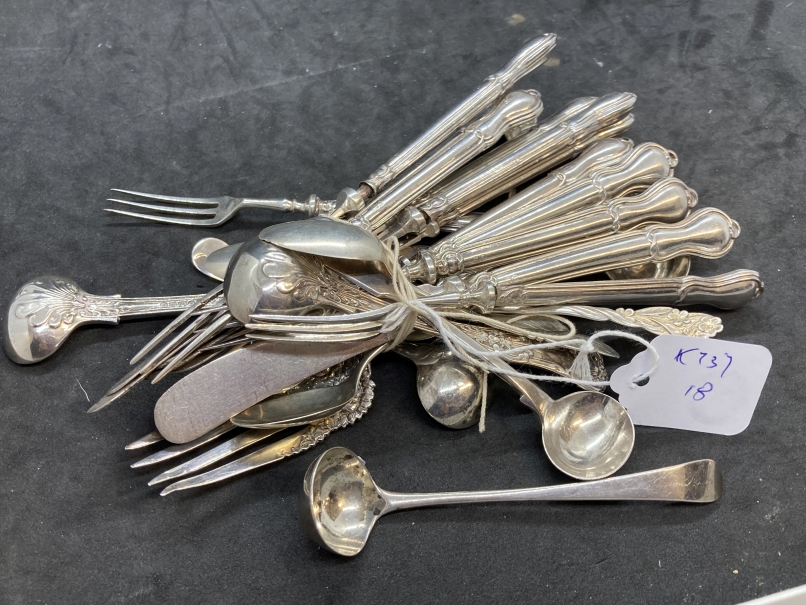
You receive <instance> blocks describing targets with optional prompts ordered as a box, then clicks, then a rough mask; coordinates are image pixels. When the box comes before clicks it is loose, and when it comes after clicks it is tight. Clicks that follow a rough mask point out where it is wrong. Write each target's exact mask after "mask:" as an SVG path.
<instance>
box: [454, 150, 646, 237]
mask: <svg viewBox="0 0 806 605" xmlns="http://www.w3.org/2000/svg"><path fill="white" fill-rule="evenodd" d="M633 147H634V145H633V142H632V141H631V140H629V139H615V138H603V139H601V140H598V141H594V142H592V143H591V144H590V145H588V146H587V147H586V148H585V149H583V150H582V153H580V155H579V156H578V157H577V158H576V159H575V160H573V161H570V162H567V163H566V164H563V165H562V166H560V167H559V168H556V169H554V170H552V171H551V172H550V173H549V174H548V175H546V176H545V177H543V178H542V179H540V180H539V181H537V182H536V183H534V184H533V185H530V186H529V187H527V188H526V189H524V191H523V192H522V194H523V195H521V196H520V197H519V196H518V195H517V194H516V195H514V196H512V197H510V198H509V199H507V200H506V201H504V202H501V203H500V204H497V205H496V206H495V207H494V208H492V209H490V210H488V211H487V212H485V213H484V214H483V215H482V216H480V217H479V218H478V219H477V220H476V221H474V222H473V225H472V227H471V226H469V225H468V226H466V227H464V228H463V229H461V230H457V232H456V233H454V234H452V235H450V236H447V237H444V238H443V239H442V242H444V243H445V244H446V245H450V244H451V243H455V244H458V243H460V242H465V241H468V242H469V241H472V240H474V239H476V238H482V239H486V238H487V231H488V230H491V229H492V228H494V227H495V226H496V225H497V224H499V223H500V222H502V221H503V222H507V220H508V219H506V216H507V215H509V214H510V213H513V212H515V211H517V212H523V211H525V210H524V206H528V204H532V203H534V202H535V201H537V200H541V199H544V198H548V197H549V196H550V195H551V194H553V193H554V192H556V191H559V190H560V189H563V188H565V187H568V186H570V185H572V184H573V183H575V182H577V181H579V180H580V179H583V178H587V177H590V176H593V174H594V173H595V172H597V171H598V170H601V169H603V168H605V167H607V166H615V165H618V164H621V163H623V162H624V160H625V159H626V158H627V156H629V154H630V153H632V150H633ZM527 192H528V193H527ZM526 209H528V207H527V208H526Z"/></svg>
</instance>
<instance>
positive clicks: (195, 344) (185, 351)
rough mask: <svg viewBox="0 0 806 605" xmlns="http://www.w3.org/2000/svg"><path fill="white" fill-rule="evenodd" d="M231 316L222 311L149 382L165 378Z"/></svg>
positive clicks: (155, 382) (156, 381) (152, 382)
mask: <svg viewBox="0 0 806 605" xmlns="http://www.w3.org/2000/svg"><path fill="white" fill-rule="evenodd" d="M231 317H232V316H231V315H230V314H229V313H227V312H226V311H222V315H221V316H220V317H218V318H217V319H215V320H214V321H213V322H212V323H211V324H210V325H208V326H207V327H206V329H205V330H204V331H203V332H201V333H200V334H198V335H197V336H196V337H195V338H193V339H192V340H191V341H190V342H188V343H187V344H186V345H185V346H184V347H183V348H182V350H181V351H179V353H177V354H176V356H175V357H174V358H173V359H171V361H169V362H168V363H167V364H166V365H165V367H164V368H162V370H160V371H159V373H158V374H157V375H156V376H155V377H154V378H153V379H152V381H151V384H157V383H158V382H159V381H160V380H162V379H163V378H165V376H167V375H168V373H169V372H170V371H171V370H172V369H173V368H175V367H176V366H177V365H179V363H180V362H181V361H182V359H184V358H185V357H186V356H187V355H188V354H189V353H191V352H192V351H193V350H194V349H195V348H197V347H198V346H199V345H200V344H201V343H203V342H204V341H206V340H207V339H208V338H210V337H211V336H212V335H213V334H214V333H215V332H216V330H219V329H220V328H221V326H223V325H224V324H225V323H227V322H228V321H229V320H230V318H231Z"/></svg>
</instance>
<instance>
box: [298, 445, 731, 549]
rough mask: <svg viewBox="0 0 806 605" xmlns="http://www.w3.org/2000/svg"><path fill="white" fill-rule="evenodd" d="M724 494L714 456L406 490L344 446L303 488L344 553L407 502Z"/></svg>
mask: <svg viewBox="0 0 806 605" xmlns="http://www.w3.org/2000/svg"><path fill="white" fill-rule="evenodd" d="M721 495H722V476H721V473H720V471H719V468H718V467H717V464H716V462H714V461H713V460H696V461H693V462H687V463H685V464H678V465H677V466H667V467H665V468H660V469H655V470H651V471H645V472H643V473H635V474H632V475H624V476H623V477H612V478H610V479H603V480H601V481H591V482H589V483H571V484H567V485H552V486H547V487H533V488H527V489H509V490H489V491H476V492H442V493H430V494H427V493H426V494H405V493H400V492H390V491H386V490H384V489H381V488H380V487H378V486H377V485H376V484H375V482H374V481H373V480H372V477H371V476H370V474H369V471H368V470H367V467H366V465H365V463H364V461H363V460H362V459H361V458H359V457H358V456H357V455H356V454H354V453H353V452H351V451H350V450H348V449H347V448H344V447H334V448H331V449H329V450H327V451H326V452H325V453H323V454H322V455H321V456H319V457H318V458H317V459H316V460H314V462H313V464H311V466H310V467H309V468H308V472H307V473H305V480H304V482H303V484H302V489H301V490H300V493H299V515H300V519H301V521H302V524H303V526H304V527H305V529H306V531H307V532H308V534H309V535H310V536H311V538H312V539H313V540H314V541H315V542H317V543H318V544H319V545H321V546H322V547H323V548H326V549H327V550H329V551H331V552H334V553H336V554H339V555H343V556H345V557H352V556H355V555H357V554H358V553H359V552H361V550H362V549H363V548H364V545H365V544H366V543H367V540H368V539H369V534H370V532H371V531H372V528H373V527H375V523H376V522H377V521H378V519H380V518H381V517H382V516H383V515H386V514H388V513H391V512H394V511H398V510H403V509H407V508H423V507H426V506H445V505H451V504H479V503H483V502H524V501H526V502H551V501H569V500H572V501H573V500H576V501H579V500H587V501H599V500H655V501H663V502H686V503H692V504H706V503H709V502H714V501H716V500H718V499H719V497H720V496H721Z"/></svg>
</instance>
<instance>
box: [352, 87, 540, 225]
mask: <svg viewBox="0 0 806 605" xmlns="http://www.w3.org/2000/svg"><path fill="white" fill-rule="evenodd" d="M542 107H543V106H542V103H541V101H540V95H539V94H538V93H537V92H535V91H515V92H511V93H509V94H508V95H507V96H506V97H504V99H503V100H502V101H501V102H500V103H499V104H498V105H496V107H495V108H494V109H493V110H492V111H491V112H489V113H488V114H487V115H485V116H484V117H483V118H481V119H480V120H478V121H476V122H474V123H472V124H470V125H468V126H467V127H465V128H464V129H462V132H461V133H460V134H459V135H458V136H457V137H455V138H454V139H453V140H452V141H450V142H448V143H446V144H445V145H444V146H443V147H442V149H440V150H439V151H437V152H435V153H434V155H433V156H432V157H431V158H430V159H429V160H427V161H426V162H425V163H423V164H422V165H421V166H419V167H418V168H417V169H416V170H415V171H414V172H412V173H411V174H409V175H408V176H407V178H405V179H403V180H402V181H400V182H398V183H396V184H395V185H392V187H390V188H389V189H387V190H386V191H384V192H383V193H381V194H380V195H378V196H377V197H376V198H375V199H374V200H373V201H372V203H371V204H370V205H368V206H367V207H366V208H364V209H363V210H362V211H361V212H359V213H358V214H357V215H356V217H355V218H354V219H352V221H353V222H354V223H355V224H358V225H361V226H362V227H364V228H365V229H367V230H369V231H373V232H378V231H380V230H381V229H382V227H383V226H384V225H385V224H386V223H387V222H388V221H389V220H390V219H391V218H393V217H394V216H395V215H396V214H397V213H398V212H400V211H401V210H402V209H403V208H405V207H406V206H408V205H409V204H410V203H412V202H413V201H414V200H415V199H417V198H418V197H419V196H421V195H422V194H423V193H425V192H426V191H428V189H430V188H431V187H433V186H434V185H435V184H437V183H438V182H439V181H441V180H442V179H444V178H445V177H446V176H448V175H449V174H451V173H452V172H453V171H454V170H456V169H457V168H459V167H460V166H462V165H463V164H465V163H466V162H468V161H469V160H470V159H471V158H473V157H475V156H477V155H478V154H479V153H481V152H482V151H484V150H486V149H489V148H490V147H491V146H492V145H493V144H495V143H496V142H497V141H498V140H499V139H500V138H501V137H502V136H503V135H504V132H506V131H508V130H511V129H513V128H520V127H523V126H524V125H526V124H529V123H531V124H534V123H535V122H536V121H537V116H538V114H539V113H540V110H541V109H542Z"/></svg>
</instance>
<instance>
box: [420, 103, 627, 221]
mask: <svg viewBox="0 0 806 605" xmlns="http://www.w3.org/2000/svg"><path fill="white" fill-rule="evenodd" d="M634 102H635V95H633V94H632V93H615V94H609V95H606V96H604V97H602V98H601V99H598V100H597V101H596V102H595V103H592V104H591V105H589V106H588V107H586V108H585V109H584V110H582V111H580V112H578V113H576V114H574V115H572V116H571V117H569V118H568V119H567V120H566V121H563V122H561V123H559V124H558V125H557V126H555V127H554V128H551V129H549V130H545V131H543V130H537V131H535V132H531V133H529V134H527V135H525V136H523V137H521V138H520V139H516V140H514V141H511V142H509V143H507V144H506V145H502V146H501V147H500V148H499V149H496V150H495V151H494V152H492V153H491V154H488V156H485V157H483V158H480V159H479V160H476V162H474V164H473V165H471V166H468V169H467V170H466V171H463V172H462V173H461V174H457V175H456V176H455V177H454V178H452V179H451V180H450V181H448V182H447V183H446V184H444V185H442V186H440V187H439V188H438V189H437V190H435V191H434V192H432V193H430V194H429V195H428V196H426V197H425V198H424V199H423V200H421V201H418V202H417V207H418V208H419V209H420V210H421V211H422V212H424V213H425V214H427V215H428V216H429V217H430V219H431V220H432V221H434V222H436V223H439V224H442V223H446V222H448V221H449V220H452V219H454V218H456V217H457V216H461V215H462V214H465V213H467V212H470V211H471V210H474V209H475V208H477V207H479V206H480V205H482V204H484V203H485V202H487V201H489V200H491V199H493V198H494V197H496V196H497V195H499V194H501V193H503V192H504V191H507V190H508V189H511V188H512V187H514V186H516V185H519V184H520V183H522V182H524V181H526V180H527V179H529V178H531V177H532V176H536V175H538V174H540V173H541V172H545V171H546V170H549V169H551V168H553V167H554V166H557V165H558V164H561V163H562V162H563V161H565V160H567V159H568V158H570V157H573V156H574V155H576V153H578V151H579V150H578V149H577V146H578V145H580V144H583V143H585V142H587V141H588V140H589V139H590V138H591V137H593V136H594V135H595V134H596V133H597V132H598V131H599V129H601V128H602V127H604V126H606V125H609V124H611V123H613V122H615V121H617V120H618V119H620V118H621V117H623V116H624V115H626V114H627V113H628V112H629V111H630V109H631V108H632V106H633V104H634Z"/></svg>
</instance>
